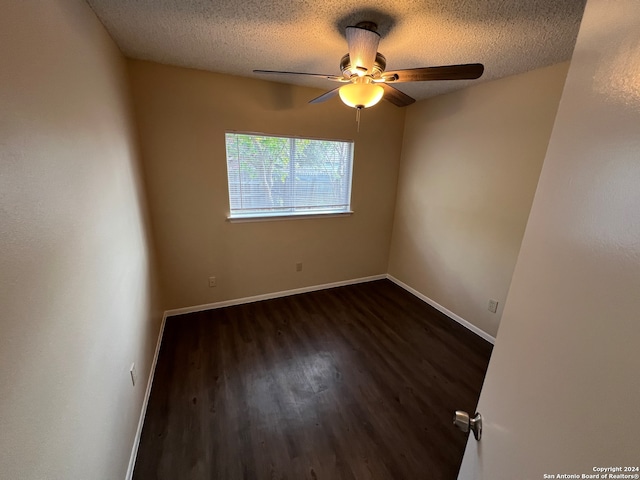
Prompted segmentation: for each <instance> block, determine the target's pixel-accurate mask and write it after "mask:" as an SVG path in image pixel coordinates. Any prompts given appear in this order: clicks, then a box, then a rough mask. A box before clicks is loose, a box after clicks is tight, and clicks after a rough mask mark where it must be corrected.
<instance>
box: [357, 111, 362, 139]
mask: <svg viewBox="0 0 640 480" xmlns="http://www.w3.org/2000/svg"><path fill="white" fill-rule="evenodd" d="M360 110H362V107H357V108H356V123H357V124H358V129H357V132H358V133H360Z"/></svg>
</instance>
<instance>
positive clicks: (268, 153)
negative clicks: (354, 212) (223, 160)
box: [225, 132, 353, 218]
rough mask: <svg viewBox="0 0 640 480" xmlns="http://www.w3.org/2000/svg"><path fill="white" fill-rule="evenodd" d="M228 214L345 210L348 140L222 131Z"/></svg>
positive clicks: (350, 156) (347, 202)
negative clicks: (224, 144) (224, 143)
mask: <svg viewBox="0 0 640 480" xmlns="http://www.w3.org/2000/svg"><path fill="white" fill-rule="evenodd" d="M225 141H226V148H227V177H228V185H229V204H230V217H231V218H242V217H268V216H287V215H308V214H327V213H343V212H349V211H350V201H351V173H352V166H353V142H349V141H342V140H317V139H309V138H296V137H276V136H270V135H254V134H245V133H234V132H227V133H226V138H225Z"/></svg>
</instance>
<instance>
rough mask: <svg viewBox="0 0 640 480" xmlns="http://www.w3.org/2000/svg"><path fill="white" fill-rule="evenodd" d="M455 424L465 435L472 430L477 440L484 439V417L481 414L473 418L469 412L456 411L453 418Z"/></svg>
mask: <svg viewBox="0 0 640 480" xmlns="http://www.w3.org/2000/svg"><path fill="white" fill-rule="evenodd" d="M453 424H454V425H455V426H456V427H458V428H459V429H460V430H462V431H463V432H465V433H466V432H468V431H469V429H471V431H473V436H474V437H475V438H476V440H480V439H481V438H482V415H480V414H479V413H476V414H475V416H474V417H473V418H471V417H469V414H468V413H467V412H463V411H462V410H456V413H455V415H454V416H453Z"/></svg>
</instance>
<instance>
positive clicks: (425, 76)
mask: <svg viewBox="0 0 640 480" xmlns="http://www.w3.org/2000/svg"><path fill="white" fill-rule="evenodd" d="M482 72H484V65H482V64H481V63H467V64H464V65H444V66H441V67H422V68H410V69H407V70H394V71H391V72H384V74H383V75H382V76H383V78H385V80H386V81H387V82H394V83H395V82H424V81H429V80H475V79H476V78H480V77H481V76H482ZM394 77H395V78H394Z"/></svg>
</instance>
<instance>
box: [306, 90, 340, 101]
mask: <svg viewBox="0 0 640 480" xmlns="http://www.w3.org/2000/svg"><path fill="white" fill-rule="evenodd" d="M338 90H340V87H337V88H334V89H333V90H329V91H328V92H326V93H323V94H322V95H320V96H319V97H316V98H314V99H313V100H309V103H321V102H326V101H327V100H329V99H331V98H333V97H335V96H336V95H338Z"/></svg>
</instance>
